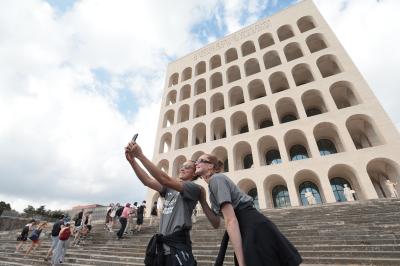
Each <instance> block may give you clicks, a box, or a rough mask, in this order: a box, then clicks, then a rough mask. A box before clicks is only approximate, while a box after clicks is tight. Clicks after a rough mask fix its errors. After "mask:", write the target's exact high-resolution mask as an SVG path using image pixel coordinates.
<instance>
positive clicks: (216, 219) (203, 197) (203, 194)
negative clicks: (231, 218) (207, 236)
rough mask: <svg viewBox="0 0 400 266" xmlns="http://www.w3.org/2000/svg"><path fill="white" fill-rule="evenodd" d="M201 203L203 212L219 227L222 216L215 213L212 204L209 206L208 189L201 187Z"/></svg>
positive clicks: (213, 224) (215, 226)
mask: <svg viewBox="0 0 400 266" xmlns="http://www.w3.org/2000/svg"><path fill="white" fill-rule="evenodd" d="M199 202H200V205H201V208H203V212H204V214H205V215H206V217H207V219H208V220H209V221H210V223H211V225H212V226H213V227H214V228H215V229H217V228H219V225H220V220H221V219H220V218H219V216H218V215H215V213H214V212H213V211H212V210H211V208H210V206H208V203H207V200H206V190H205V189H204V188H203V187H201V196H200V200H199Z"/></svg>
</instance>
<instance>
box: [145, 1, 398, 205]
mask: <svg viewBox="0 0 400 266" xmlns="http://www.w3.org/2000/svg"><path fill="white" fill-rule="evenodd" d="M360 30H362V29H360ZM366 56H367V55H366ZM376 89H379V88H376ZM202 153H211V154H215V155H216V156H217V157H219V158H220V159H221V160H222V161H224V162H225V171H226V174H227V175H228V176H229V177H230V178H231V179H232V180H233V181H234V182H235V183H236V184H238V186H239V187H240V188H241V189H242V190H243V191H245V192H246V193H249V194H250V195H252V196H253V197H254V198H255V199H256V200H257V204H258V205H259V207H260V208H274V207H289V206H299V205H307V204H308V202H307V200H306V198H305V196H304V194H305V192H306V191H307V190H309V191H311V192H312V193H313V195H314V197H315V200H316V202H317V204H321V203H322V204H323V203H331V202H336V201H346V199H345V197H344V195H343V187H344V184H348V186H349V187H351V189H353V190H354V191H355V194H354V196H355V199H356V200H365V199H374V198H378V197H390V195H391V193H390V190H389V186H388V185H387V182H386V180H387V179H389V180H390V182H391V183H397V182H399V181H400V177H399V176H400V170H399V169H400V168H399V163H400V138H399V132H398V131H397V129H396V127H395V126H394V124H393V123H392V121H391V120H390V119H389V117H388V115H387V114H386V113H385V111H384V110H383V108H382V107H381V105H380V104H379V102H378V100H377V98H376V97H375V95H374V94H373V92H372V91H371V89H370V88H369V86H368V84H367V83H366V81H365V80H364V78H363V77H362V75H361V74H360V72H359V71H358V70H357V68H356V66H355V65H354V64H353V62H352V61H351V59H350V57H349V56H348V54H347V53H346V51H345V50H344V49H343V47H342V45H341V44H340V43H339V41H338V40H337V38H336V36H335V34H334V33H333V32H332V30H331V29H330V27H329V26H328V24H327V23H326V21H325V20H324V18H323V17H322V16H321V14H320V13H319V11H318V10H317V8H316V7H315V5H314V3H313V2H312V1H311V0H306V1H303V2H300V3H298V4H296V5H294V6H292V7H289V8H287V9H285V10H283V11H281V12H279V13H277V14H275V15H273V16H271V17H268V18H265V19H263V20H260V21H258V22H257V23H255V24H253V25H250V26H248V27H246V28H243V29H242V30H240V31H238V32H235V33H233V34H231V35H228V36H226V37H225V38H222V39H220V40H218V41H216V42H214V43H211V44H209V45H207V46H205V47H203V48H201V49H200V50H198V51H195V52H193V53H191V54H189V55H187V56H185V57H183V58H180V59H178V60H176V61H175V62H172V63H170V64H169V66H168V69H167V77H166V83H165V90H164V96H163V100H162V105H161V110H160V117H159V123H158V131H157V137H156V144H155V150H154V158H153V161H154V162H155V163H156V164H157V165H158V166H159V167H161V168H163V169H164V170H165V171H167V172H168V173H169V174H170V175H171V176H177V172H178V169H179V167H180V165H181V164H182V163H183V162H184V161H185V160H187V159H193V160H195V159H197V158H198V157H199V155H201V154H202ZM199 183H200V184H201V185H203V186H206V184H205V182H204V181H200V182H199ZM399 187H400V183H399V185H398V186H396V189H397V190H398V191H399V192H400V190H399ZM157 197H158V193H156V192H155V191H153V190H149V191H148V195H147V202H148V204H149V207H150V205H151V204H152V202H154V201H156V200H157Z"/></svg>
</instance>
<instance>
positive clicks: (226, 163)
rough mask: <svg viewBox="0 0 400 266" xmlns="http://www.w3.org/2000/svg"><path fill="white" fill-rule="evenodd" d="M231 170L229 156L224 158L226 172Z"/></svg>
mask: <svg viewBox="0 0 400 266" xmlns="http://www.w3.org/2000/svg"><path fill="white" fill-rule="evenodd" d="M226 172H229V164H228V158H226V159H225V160H224V173H226Z"/></svg>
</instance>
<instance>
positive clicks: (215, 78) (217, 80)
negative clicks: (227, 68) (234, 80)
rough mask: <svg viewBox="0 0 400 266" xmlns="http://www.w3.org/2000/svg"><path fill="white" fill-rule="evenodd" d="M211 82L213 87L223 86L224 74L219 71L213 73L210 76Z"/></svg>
mask: <svg viewBox="0 0 400 266" xmlns="http://www.w3.org/2000/svg"><path fill="white" fill-rule="evenodd" d="M210 83H211V89H215V88H218V87H221V86H222V74H221V73H219V72H216V73H214V74H212V76H211V78H210Z"/></svg>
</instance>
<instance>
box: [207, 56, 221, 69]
mask: <svg viewBox="0 0 400 266" xmlns="http://www.w3.org/2000/svg"><path fill="white" fill-rule="evenodd" d="M220 66H221V56H220V55H214V56H213V57H211V59H210V70H212V69H214V68H217V67H220Z"/></svg>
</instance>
